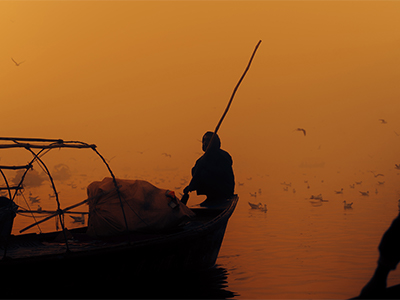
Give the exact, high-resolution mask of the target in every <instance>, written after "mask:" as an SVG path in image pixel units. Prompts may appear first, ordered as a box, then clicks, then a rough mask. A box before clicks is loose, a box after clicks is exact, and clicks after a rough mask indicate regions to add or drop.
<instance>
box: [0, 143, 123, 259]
mask: <svg viewBox="0 0 400 300" xmlns="http://www.w3.org/2000/svg"><path fill="white" fill-rule="evenodd" d="M0 141H8V142H10V143H8V144H0V149H10V148H24V149H26V150H27V151H29V152H30V153H31V154H32V155H33V158H32V160H31V161H30V162H29V163H28V164H27V165H24V166H0V173H1V175H2V177H3V179H4V181H5V184H6V189H7V190H8V195H9V197H10V199H11V200H14V199H15V197H16V195H17V193H18V191H19V190H21V189H23V182H24V179H25V177H26V174H27V173H28V171H29V170H30V169H31V168H32V167H33V163H35V162H37V163H38V164H39V165H40V166H41V167H43V168H44V171H45V173H46V174H47V176H48V177H49V179H50V182H51V186H52V188H53V190H54V194H55V199H56V202H57V211H55V212H54V213H52V214H51V215H50V216H48V217H46V218H44V219H42V220H40V221H39V222H35V223H33V224H31V225H29V226H27V227H25V228H24V229H22V230H20V232H23V231H25V230H27V229H29V228H32V227H34V226H37V225H38V224H39V223H42V222H44V221H47V220H49V219H51V218H53V217H57V216H58V217H59V221H60V224H61V227H62V231H63V233H64V238H65V243H66V248H67V252H69V247H68V239H67V236H66V233H65V226H64V221H63V217H64V214H65V213H68V210H70V209H72V208H75V207H77V206H79V205H82V204H84V203H86V202H87V199H86V200H84V201H81V202H79V203H77V204H75V205H72V206H69V207H67V208H65V209H61V204H60V200H59V198H58V192H57V189H56V185H55V183H54V180H53V177H52V176H51V174H50V171H49V169H48V168H47V166H46V164H45V163H44V161H43V160H42V159H41V157H42V156H43V155H45V154H46V153H47V152H49V151H50V150H52V149H55V148H56V149H61V148H76V149H92V150H93V151H94V152H95V153H96V154H97V155H98V156H99V157H100V158H101V160H102V161H103V163H104V164H105V165H106V167H107V169H108V171H109V173H110V175H111V177H112V179H113V182H114V185H115V188H116V190H117V195H118V198H119V201H120V205H121V209H122V213H123V217H124V221H125V226H126V229H127V232H128V231H129V230H128V223H127V220H126V216H125V212H124V207H123V203H122V199H121V194H120V191H119V188H118V184H117V181H116V178H115V175H114V173H113V172H112V170H111V168H110V166H109V164H108V163H107V161H106V160H105V158H104V157H103V156H102V155H101V154H100V153H99V152H98V151H97V149H96V148H97V146H96V145H94V144H87V143H84V142H80V141H64V140H62V139H41V138H11V137H0ZM33 149H39V151H38V152H37V153H36V152H35V151H34V150H33ZM3 169H9V170H10V169H11V170H20V169H25V172H24V173H23V175H22V177H21V180H20V182H19V184H18V185H17V186H15V187H11V186H10V185H9V183H8V181H7V178H6V176H5V174H4V172H3ZM3 189H4V188H3ZM12 190H15V192H14V195H12V193H11V191H12Z"/></svg>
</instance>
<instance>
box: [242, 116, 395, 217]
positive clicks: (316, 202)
mask: <svg viewBox="0 0 400 300" xmlns="http://www.w3.org/2000/svg"><path fill="white" fill-rule="evenodd" d="M383 121H384V120H383ZM300 129H301V128H298V129H297V130H300ZM304 134H305V133H304ZM394 168H395V169H397V170H400V164H395V165H394ZM367 172H370V173H372V175H373V176H374V178H378V177H384V176H385V175H384V174H382V173H376V172H375V171H367ZM398 174H399V173H398ZM247 179H248V180H250V179H251V178H247ZM321 182H322V183H323V182H324V181H323V180H321ZM304 183H306V184H307V189H310V185H309V183H308V180H304ZM362 183H363V181H355V182H354V183H353V184H350V185H349V188H350V189H356V186H361V185H362ZM280 184H281V185H283V191H289V188H292V183H291V182H289V183H287V182H285V181H284V182H281V183H280ZM376 184H377V185H378V186H382V185H384V184H385V181H377V182H376ZM243 185H244V183H240V182H239V186H243ZM292 190H293V193H295V192H296V189H294V188H292ZM344 192H345V189H344V188H340V190H333V193H334V194H336V195H343V194H344ZM358 192H359V193H360V195H361V196H362V197H368V196H370V191H368V190H367V191H365V190H364V191H362V190H359V191H358ZM249 194H250V197H253V198H257V194H259V195H260V194H261V189H259V191H258V193H257V192H253V193H252V192H250V193H249ZM375 194H378V189H377V188H376V189H375ZM306 199H309V202H310V203H311V204H312V205H313V206H320V205H322V203H323V202H328V201H329V200H326V199H324V198H323V197H322V194H318V195H311V196H310V197H309V198H306ZM248 204H249V205H250V208H251V209H254V210H261V211H264V212H266V211H267V205H266V204H262V203H261V202H259V203H257V202H250V201H248ZM343 207H344V209H352V208H353V202H346V201H343ZM398 208H399V211H400V200H399V202H398Z"/></svg>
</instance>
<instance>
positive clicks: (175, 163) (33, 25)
mask: <svg viewBox="0 0 400 300" xmlns="http://www.w3.org/2000/svg"><path fill="white" fill-rule="evenodd" d="M399 13H400V3H398V2H395V1H387V2H386V1H383V2H382V1H352V2H347V1H311V2H306V1H293V2H291V1H255V2H251V1H177V2H170V1H162V2H157V1H121V2H115V1H54V2H50V1H44V2H38V1H17V2H15V1H2V2H0V36H1V41H2V47H1V48H0V79H1V89H0V98H1V103H2V106H3V107H2V121H1V123H2V125H1V128H2V129H1V133H0V136H24V137H47V138H63V139H67V140H68V139H70V140H82V141H85V142H88V143H95V144H97V145H98V147H99V151H100V152H101V153H103V154H104V155H105V156H106V157H108V158H111V157H114V156H116V157H115V159H114V160H113V165H112V166H113V168H114V169H116V173H117V175H118V174H121V175H120V176H121V177H122V175H126V174H127V175H128V176H131V177H134V176H136V175H137V173H139V172H143V170H148V172H152V171H154V172H157V171H156V170H160V169H163V168H164V169H168V168H178V169H179V171H181V172H182V174H185V175H187V174H189V172H190V168H191V167H192V165H193V164H194V161H195V159H196V158H197V157H198V156H199V155H200V151H201V147H200V143H199V142H198V140H199V139H201V136H202V134H203V133H204V132H205V131H207V130H213V129H214V128H215V126H216V124H217V122H218V120H219V118H220V116H221V115H222V112H223V110H224V109H225V106H226V104H227V102H228V100H229V97H230V95H231V92H232V90H233V88H234V86H235V84H236V83H237V81H238V79H239V77H240V76H241V74H242V72H243V70H244V68H245V66H246V64H247V62H248V60H249V58H250V55H251V53H252V51H253V49H254V47H255V45H256V43H257V42H258V40H260V39H261V40H262V41H263V42H262V43H261V46H260V48H259V50H258V52H257V54H256V57H255V59H254V61H253V65H252V66H251V69H250V71H249V73H248V74H247V76H246V78H245V80H244V81H243V83H242V85H241V87H240V88H239V91H238V92H237V94H236V97H235V100H234V102H233V104H232V107H231V110H230V111H229V113H228V115H227V117H226V119H225V121H224V123H223V124H222V126H221V129H220V131H219V134H220V136H221V139H222V147H223V148H224V149H226V150H228V151H229V152H230V153H231V154H232V156H233V159H234V169H235V171H236V177H237V178H238V179H241V178H243V177H245V176H248V175H249V174H252V173H258V174H269V175H270V176H278V175H279V176H284V175H285V174H288V173H289V174H290V173H291V172H300V173H301V172H314V171H317V172H323V173H326V174H327V176H332V177H334V176H339V175H338V173H337V172H338V171H341V172H342V173H341V174H342V175H340V176H343V173H344V172H345V173H346V172H347V173H346V174H347V175H346V176H349V177H351V176H353V174H354V172H358V171H361V172H366V171H368V170H375V171H377V172H386V173H387V174H389V173H390V172H391V174H392V175H395V170H394V164H395V163H400V158H399V155H398V154H399V151H398V149H399V145H400V136H398V135H397V134H400V119H399V118H398V113H399V111H400V101H399V98H400V97H399V96H400V89H399V86H398V78H400V56H399V50H400V35H399V32H398V30H397V28H400V19H399V18H398V16H399ZM11 58H14V59H15V60H16V61H18V62H20V61H24V62H23V63H22V64H21V65H20V66H19V67H16V66H15V64H14V63H13V62H12V60H11ZM381 118H383V119H385V120H387V124H385V125H383V124H380V122H379V119H381ZM298 127H302V128H305V129H306V130H307V136H306V137H304V136H303V135H302V133H301V132H298V131H294V129H296V128H298ZM137 151H145V152H144V153H143V155H140V154H138V152H137ZM162 152H167V153H170V154H171V155H172V157H171V159H169V160H168V159H167V158H166V157H165V156H162V155H161V153H162ZM3 161H4V160H3ZM321 164H323V166H324V168H314V169H312V168H311V169H310V168H300V166H303V167H304V166H312V165H321ZM315 169H316V170H315ZM304 170H305V171H304ZM349 174H350V175H349ZM393 178H395V177H392V179H393ZM387 180H389V179H387ZM393 180H394V179H393Z"/></svg>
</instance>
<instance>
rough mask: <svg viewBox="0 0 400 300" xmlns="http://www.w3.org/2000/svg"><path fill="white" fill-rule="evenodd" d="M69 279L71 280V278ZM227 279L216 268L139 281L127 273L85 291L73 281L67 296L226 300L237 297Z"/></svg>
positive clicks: (106, 278)
mask: <svg viewBox="0 0 400 300" xmlns="http://www.w3.org/2000/svg"><path fill="white" fill-rule="evenodd" d="M71 276H72V277H74V275H73V274H72V275H71ZM228 276H229V273H228V271H227V269H225V268H224V267H222V266H219V265H216V266H214V267H212V268H210V269H207V270H203V271H193V272H185V273H176V272H169V273H157V274H151V275H143V276H140V277H132V276H130V275H129V274H127V272H124V273H123V274H119V275H117V276H115V274H103V275H102V276H101V281H100V282H101V284H99V283H100V282H98V284H95V285H96V286H97V288H96V289H88V288H87V282H85V283H82V282H81V281H75V284H73V288H72V289H70V291H71V295H70V296H73V294H74V292H73V291H75V292H76V291H80V292H79V297H80V298H103V299H104V298H128V299H229V298H234V297H237V296H239V294H238V293H235V292H233V291H230V290H229V288H228V284H227V281H228V280H227V279H228ZM67 293H68V292H67ZM64 296H67V297H68V296H69V295H64Z"/></svg>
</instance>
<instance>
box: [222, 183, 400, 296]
mask: <svg viewBox="0 0 400 300" xmlns="http://www.w3.org/2000/svg"><path fill="white" fill-rule="evenodd" d="M250 190H251V189H250ZM254 190H255V189H253V190H251V192H254ZM240 191H242V194H243V195H242V197H241V200H240V202H239V204H238V207H237V209H236V211H235V214H234V215H233V217H232V218H231V220H230V223H229V225H228V231H227V233H226V235H225V240H224V243H223V246H222V249H221V252H220V256H219V259H218V263H219V264H220V265H221V266H223V267H224V268H226V269H227V271H228V273H229V275H228V276H227V282H228V287H229V289H230V290H231V291H234V292H236V293H238V294H239V295H238V296H236V297H235V298H237V299H305V298H309V299H345V298H349V297H353V296H357V295H358V294H359V292H360V290H361V288H362V287H363V286H364V284H365V283H366V282H367V281H368V280H369V278H370V276H371V275H372V273H373V271H374V269H375V266H376V261H377V258H378V251H377V246H378V244H379V241H380V239H381V236H382V234H383V232H384V231H385V230H386V229H387V228H388V226H389V225H390V223H391V221H392V219H393V218H395V217H396V215H397V213H398V207H397V199H398V196H397V194H393V193H392V192H390V191H389V192H382V191H380V192H379V193H378V194H375V193H373V194H371V195H370V196H361V194H360V193H359V191H358V190H357V189H354V190H352V189H347V190H345V191H344V193H343V194H340V195H339V194H336V193H334V192H333V191H331V192H326V196H324V197H323V198H324V199H329V201H328V202H322V203H320V204H319V205H318V204H315V203H311V202H310V201H311V200H310V199H306V198H305V197H304V195H305V194H307V192H303V193H301V192H296V193H293V191H292V189H291V188H289V191H288V192H284V191H283V189H282V191H283V192H278V193H276V195H273V196H272V197H271V195H270V194H267V193H263V192H262V193H261V195H260V194H259V195H258V196H257V198H255V197H252V196H250V194H249V193H250V192H249V189H248V188H246V187H245V185H244V186H242V187H241V188H239V189H238V192H239V193H240ZM264 194H265V195H264ZM311 194H312V193H311V191H310V192H309V194H307V195H308V197H309V196H310V195H311ZM346 194H347V195H346ZM344 200H347V202H353V208H352V209H344V205H343V201H344ZM248 201H251V202H256V203H258V202H261V203H266V204H267V205H268V211H267V212H266V213H264V212H261V211H257V210H253V209H251V208H250V206H249V205H248V203H247V202H248ZM321 204H322V205H321ZM398 283H400V272H399V271H395V272H392V273H391V274H390V277H389V280H388V284H389V285H392V284H398Z"/></svg>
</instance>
